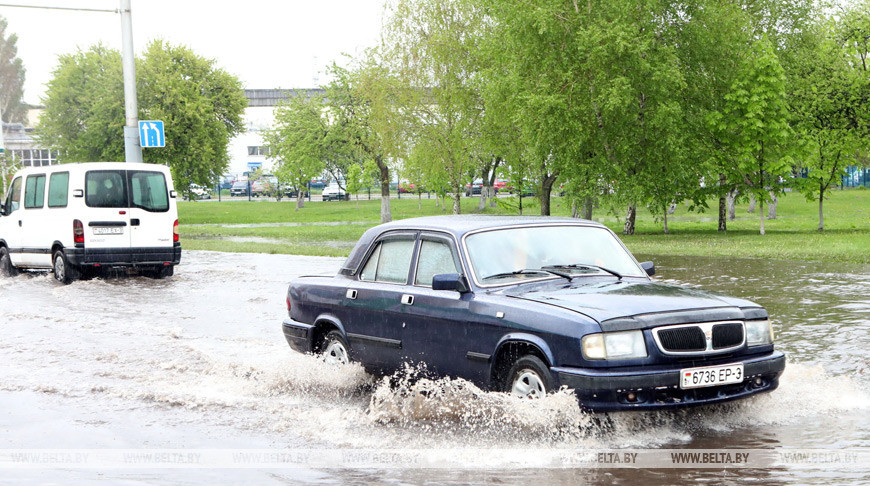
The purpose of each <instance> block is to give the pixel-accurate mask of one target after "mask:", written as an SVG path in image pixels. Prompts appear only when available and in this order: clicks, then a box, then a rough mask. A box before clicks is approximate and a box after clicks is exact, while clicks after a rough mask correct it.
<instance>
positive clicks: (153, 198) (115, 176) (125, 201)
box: [85, 170, 169, 212]
mask: <svg viewBox="0 0 870 486" xmlns="http://www.w3.org/2000/svg"><path fill="white" fill-rule="evenodd" d="M85 185H86V187H87V193H86V195H85V204H87V205H88V206H89V207H92V208H131V207H132V208H140V209H144V210H146V211H151V212H164V211H168V210H169V193H168V191H167V189H166V177H165V176H164V175H163V173H162V172H157V171H141V170H93V171H89V172H88V173H87V174H85Z"/></svg>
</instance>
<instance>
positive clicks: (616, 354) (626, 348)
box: [581, 331, 646, 359]
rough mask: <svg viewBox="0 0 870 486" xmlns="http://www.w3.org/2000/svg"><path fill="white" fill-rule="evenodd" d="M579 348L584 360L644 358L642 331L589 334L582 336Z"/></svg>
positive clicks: (644, 345)
mask: <svg viewBox="0 0 870 486" xmlns="http://www.w3.org/2000/svg"><path fill="white" fill-rule="evenodd" d="M581 348H582V350H583V356H584V357H585V358H586V359H628V358H646V342H644V340H643V331H624V332H606V333H603V334H589V335H586V336H583V339H582V340H581Z"/></svg>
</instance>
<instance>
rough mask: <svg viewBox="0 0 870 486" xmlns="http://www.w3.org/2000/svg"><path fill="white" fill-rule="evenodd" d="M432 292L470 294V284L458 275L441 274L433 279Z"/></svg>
mask: <svg viewBox="0 0 870 486" xmlns="http://www.w3.org/2000/svg"><path fill="white" fill-rule="evenodd" d="M432 290H454V291H456V292H459V293H460V294H464V293H465V292H468V282H466V281H465V277H463V276H462V275H460V274H458V273H440V274H438V275H435V276H433V277H432Z"/></svg>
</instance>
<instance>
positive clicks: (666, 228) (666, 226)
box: [664, 211, 670, 234]
mask: <svg viewBox="0 0 870 486" xmlns="http://www.w3.org/2000/svg"><path fill="white" fill-rule="evenodd" d="M664 217H665V219H664V229H665V234H668V233H670V232H669V231H668V211H664Z"/></svg>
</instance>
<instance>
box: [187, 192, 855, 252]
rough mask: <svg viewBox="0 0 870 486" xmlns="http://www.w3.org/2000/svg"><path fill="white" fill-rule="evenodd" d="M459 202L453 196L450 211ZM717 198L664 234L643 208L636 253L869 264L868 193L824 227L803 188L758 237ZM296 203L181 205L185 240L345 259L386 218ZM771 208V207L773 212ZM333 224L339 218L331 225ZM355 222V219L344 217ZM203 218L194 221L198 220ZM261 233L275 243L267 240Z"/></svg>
mask: <svg viewBox="0 0 870 486" xmlns="http://www.w3.org/2000/svg"><path fill="white" fill-rule="evenodd" d="M517 201H518V200H517V199H516V198H512V199H501V200H500V204H499V207H497V208H487V209H486V210H485V211H484V212H485V213H486V214H517V211H516V204H517ZM391 203H392V212H393V218H394V219H404V218H409V217H416V216H429V215H436V214H446V213H445V212H444V211H443V210H442V209H441V208H439V207H436V206H435V200H434V199H426V198H425V197H424V199H423V200H422V206H419V204H420V202H418V200H417V198H416V197H415V196H410V197H403V198H402V199H401V200H398V199H393V200H392V201H391ZM451 203H452V202H451V200H449V199H448V200H447V205H448V208H449V207H451ZM717 204H718V203H717V201H710V209H707V210H706V212H704V213H698V212H689V211H688V210H687V208H686V206H685V205H680V206H679V207H678V208H677V211H676V213H675V214H673V215H669V216H668V226H669V229H670V234H663V232H662V224H661V221H660V219H661V217H660V216H659V217H658V218H656V217H654V216H652V215H650V214H649V212H648V211H645V210H643V209H640V210H639V211H638V218H637V225H636V234H635V235H633V236H622V239H623V241H625V243H626V245H627V246H628V247H629V248H630V249H631V250H632V251H633V252H635V253H643V254H649V255H707V256H733V257H750V258H779V259H790V260H816V261H844V262H856V263H870V191H868V190H860V189H858V190H846V191H840V190H835V191H833V192H832V193H831V197H830V199H829V200H827V201H825V231H823V232H819V231H818V230H817V229H816V228H817V227H818V203H817V202H808V201H807V200H806V199H805V198H804V197H803V195H801V194H795V193H788V194H785V195H783V196H781V197H780V201H779V206H778V208H777V219H775V220H766V221H765V228H766V232H767V234H766V235H764V236H761V235H759V234H758V229H759V217H758V211H757V210H756V212H755V213H754V214H749V213H747V211H746V210H747V207H748V205H747V204H746V203H743V204H739V205H738V207H737V219H736V220H735V221H729V222H728V231H727V232H724V233H723V232H719V231H717V230H716V228H717V221H716V220H717V215H718V212H717V211H718V210H717ZM477 205H478V199H477V198H463V199H462V211H463V213H471V212H473V211H475V210H476V209H477ZM523 206H524V211H523V213H524V214H527V215H534V214H539V212H540V209H539V207H540V206H539V204H538V202H537V201H536V200H534V199H533V198H526V199H523ZM294 208H295V202H293V201H281V202H268V201H254V202H250V203H249V202H246V201H233V202H222V203H215V202H207V203H206V202H180V203H179V215H180V216H179V218H180V220H181V222H182V228H181V230H182V236H183V241H184V243H183V245H184V247H185V248H188V249H203V250H218V251H234V252H257V253H290V254H299V255H324V256H345V255H347V254H348V252H349V251H350V249H351V248H352V247H353V244H354V243H355V242H356V240H357V239H358V238H359V236H360V235H361V234H362V233H363V232H364V231H365V230H366V229H368V228H370V227H372V226H374V225H376V224H378V222H379V220H380V201H379V200H372V201H366V200H362V201H360V202H359V209H357V205H356V202H355V201H349V202H319V201H318V202H306V207H305V208H304V209H302V210H300V211H295V210H294ZM570 211H571V208H570V206H569V205H568V203H567V201H566V200H564V199H563V198H554V199H553V201H552V207H551V212H552V214H553V215H554V216H568V215H569V214H570ZM766 211H767V207H765V213H766ZM623 213H624V208H621V207H620V208H618V212H616V211H613V212H611V211H608V210H607V209H606V208H605V207H604V206H602V207H601V208H599V209H596V210H595V212H594V213H593V217H594V219H596V220H598V221H600V222H603V223H604V224H606V225H608V226H609V227H610V228H612V229H613V230H614V231H616V232H617V233H618V234H621V232H622V224H623V220H622V217H623ZM276 223H294V224H300V225H302V226H264V227H233V226H226V225H238V224H276ZM323 223H332V224H323ZM336 223H355V224H336ZM191 225H196V226H191ZM260 238H266V239H267V240H265V241H261V240H259V239H260Z"/></svg>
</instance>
